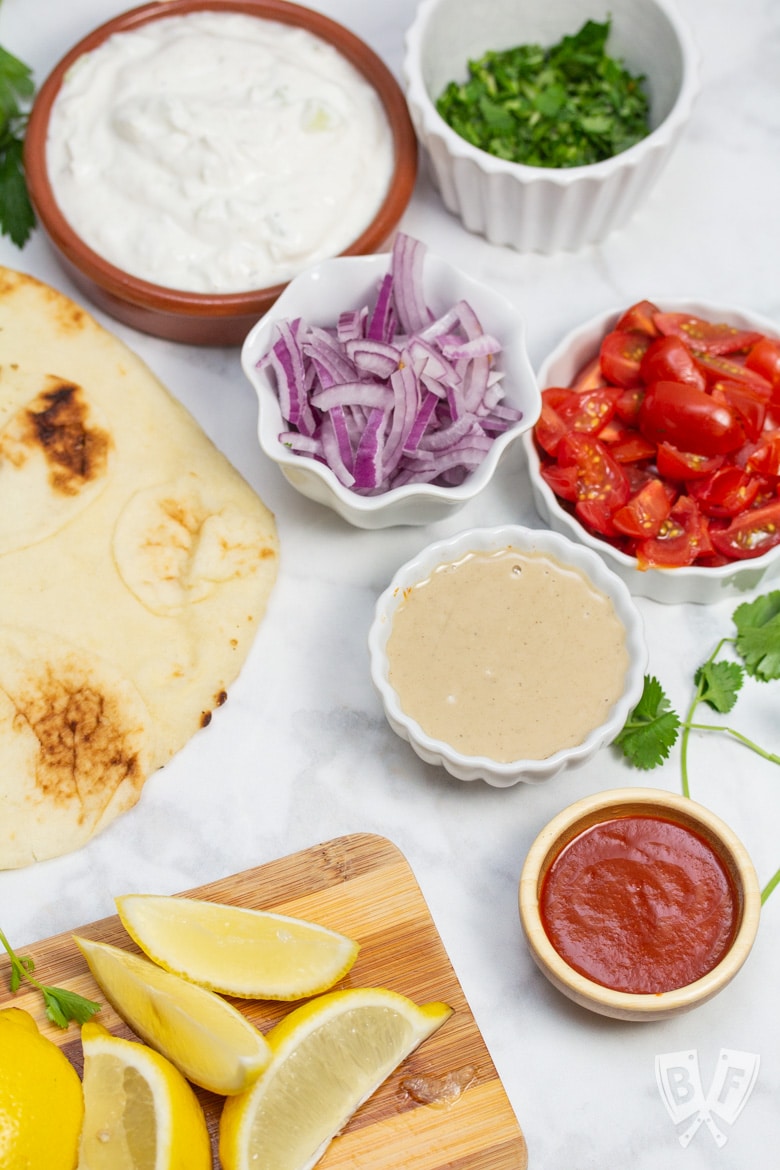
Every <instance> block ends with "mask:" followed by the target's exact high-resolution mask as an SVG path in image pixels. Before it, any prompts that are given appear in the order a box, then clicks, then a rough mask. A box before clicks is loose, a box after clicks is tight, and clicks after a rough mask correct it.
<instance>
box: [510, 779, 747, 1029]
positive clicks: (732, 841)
mask: <svg viewBox="0 0 780 1170" xmlns="http://www.w3.org/2000/svg"><path fill="white" fill-rule="evenodd" d="M650 810H654V811H655V812H656V814H657V815H659V816H665V817H667V818H668V819H672V820H674V821H676V822H677V823H679V824H682V825H683V826H685V827H688V828H691V829H693V830H694V831H697V832H699V833H700V834H701V835H702V836H704V838H705V840H706V841H707V842H708V844H710V845H711V846H712V847H713V848H715V850H716V852H717V853H718V854H719V856H720V858H721V860H722V861H725V863H726V864H727V866H728V868H729V870H730V872H731V873H732V876H733V878H734V880H735V884H736V885H737V893H738V897H739V900H740V903H741V905H740V911H741V913H740V922H739V926H738V928H737V932H736V934H735V936H734V939H733V941H732V944H731V946H730V947H729V949H728V951H727V952H726V954H725V955H724V956H723V958H722V959H721V960H720V962H719V963H717V964H716V965H715V966H714V967H713V968H712V970H711V971H709V972H707V974H706V975H703V976H702V977H701V978H700V979H697V980H695V981H693V982H692V983H688V984H686V985H685V986H684V987H680V988H676V989H674V990H672V991H665V992H662V993H652V992H649V993H631V992H625V991H615V990H614V989H612V988H608V987H604V986H602V985H601V984H600V983H596V982H594V981H593V980H591V979H588V978H587V976H585V975H581V974H580V973H579V972H578V971H575V970H574V968H572V967H570V966H569V964H568V963H567V962H566V961H565V960H564V959H563V958H561V956H560V955H559V954H558V952H557V951H556V950H555V948H554V947H553V945H552V943H551V942H550V940H549V938H548V936H547V934H546V932H545V930H544V926H543V925H542V920H541V915H540V913H539V897H538V895H539V885H540V882H541V880H542V877H543V875H544V873H545V871H546V868H547V866H548V865H549V864H550V863H551V862H552V860H553V858H554V857H555V856H557V854H558V852H559V851H560V849H561V848H562V847H563V846H564V845H565V844H566V843H567V842H568V841H570V840H571V839H572V838H573V837H575V836H576V835H577V834H578V833H579V832H581V831H582V830H584V829H585V828H587V827H589V826H590V825H592V824H594V823H598V822H601V821H604V820H607V819H609V818H610V817H611V816H614V815H625V814H630V813H632V812H634V813H639V814H640V815H641V813H642V812H645V813H647V814H649V813H650ZM518 908H519V911H520V919H521V923H522V926H523V930H524V933H525V935H526V940H527V942H528V945H529V948H530V950H531V953H532V956H533V958H534V960H535V962H536V963H537V965H538V966H539V967H540V968H541V969H542V970H543V971H544V973H545V974H546V975H547V976H548V978H550V979H551V981H552V982H553V983H554V984H555V985H556V986H557V987H558V988H559V989H560V990H561V991H562V992H563V993H564V994H568V993H571V996H570V997H571V998H572V999H575V1000H576V1002H577V1003H579V1004H580V1005H581V1006H584V1007H589V1008H591V1010H595V1011H601V1012H602V1014H606V1015H615V1016H616V1017H618V1018H624V1019H635V1020H642V1019H654V1018H661V1017H663V1016H666V1015H671V1014H673V1013H676V1012H680V1011H683V1010H686V1009H688V1008H690V1007H693V1006H695V1005H696V1004H699V1003H704V1002H705V1001H706V1000H708V999H710V998H712V996H714V995H715V994H717V992H719V991H720V990H721V989H722V988H723V987H725V986H726V984H728V983H729V982H730V981H731V980H732V979H733V978H734V976H735V975H736V974H737V972H738V971H739V969H740V968H741V967H742V965H743V964H744V962H745V960H746V959H747V957H748V954H749V953H750V950H751V948H752V946H753V942H754V941H755V938H756V934H757V932H758V925H759V918H760V911H761V890H760V887H759V882H758V876H757V874H756V871H755V868H754V866H753V862H752V861H751V859H750V856H749V854H748V852H747V850H746V848H745V846H744V845H743V843H742V841H741V840H740V839H739V837H738V836H737V835H736V833H735V832H734V831H733V829H732V828H731V827H730V826H729V825H727V824H726V822H725V821H724V820H722V819H721V818H720V817H719V816H717V814H715V813H714V812H712V811H711V810H710V809H708V808H707V807H706V806H705V805H702V804H699V803H698V802H697V801H694V800H692V799H691V798H690V797H687V796H682V795H680V794H677V793H674V792H668V791H666V790H665V789H660V788H615V789H608V790H606V791H603V792H598V793H595V794H594V795H591V796H586V797H583V798H582V799H581V800H578V801H575V802H574V804H571V805H569V806H568V807H567V808H564V809H563V810H562V811H561V812H559V813H557V815H556V816H554V817H553V818H552V820H550V821H549V822H548V823H547V824H546V825H545V826H544V827H543V828H542V830H541V831H540V832H539V834H538V835H537V837H536V839H535V840H534V842H533V843H532V845H531V847H530V849H529V851H528V853H527V855H526V858H525V862H524V864H523V868H522V871H521V876H520V882H519V887H518Z"/></svg>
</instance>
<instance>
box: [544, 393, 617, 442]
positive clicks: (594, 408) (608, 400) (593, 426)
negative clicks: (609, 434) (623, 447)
mask: <svg viewBox="0 0 780 1170" xmlns="http://www.w3.org/2000/svg"><path fill="white" fill-rule="evenodd" d="M619 396H620V390H619V389H618V388H617V387H616V386H597V387H596V388H595V389H594V390H583V391H581V392H580V393H578V394H570V395H569V397H568V398H567V399H566V401H565V402H562V403H561V404H560V406H559V407H558V415H559V416H560V418H562V419H563V421H564V423H565V424H566V426H567V427H568V428H569V430H572V431H584V432H586V433H589V434H594V433H596V432H597V431H600V430H601V428H602V427H603V426H604V424H605V423H608V422H609V420H610V419H611V418H612V416H613V415H614V413H615V402H616V401H617V399H618V397H619Z"/></svg>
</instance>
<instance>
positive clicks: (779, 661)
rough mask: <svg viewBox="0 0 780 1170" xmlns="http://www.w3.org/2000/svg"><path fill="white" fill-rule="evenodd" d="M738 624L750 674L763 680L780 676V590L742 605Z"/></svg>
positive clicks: (736, 619)
mask: <svg viewBox="0 0 780 1170" xmlns="http://www.w3.org/2000/svg"><path fill="white" fill-rule="evenodd" d="M734 624H735V626H736V627H737V640H736V645H737V650H738V651H739V653H740V654H741V655H742V658H743V660H744V662H745V669H746V670H747V672H748V674H749V675H751V676H752V677H753V678H757V679H759V680H760V681H761V682H768V681H769V680H770V679H775V678H780V590H775V591H774V593H765V594H763V595H762V596H761V597H757V598H756V599H755V601H746V602H744V603H743V604H742V605H740V606H738V607H737V609H735V611H734Z"/></svg>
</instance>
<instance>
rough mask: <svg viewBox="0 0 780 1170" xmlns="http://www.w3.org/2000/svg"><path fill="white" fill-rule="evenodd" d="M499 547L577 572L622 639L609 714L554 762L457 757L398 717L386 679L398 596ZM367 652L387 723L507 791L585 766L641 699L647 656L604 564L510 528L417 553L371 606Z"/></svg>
mask: <svg viewBox="0 0 780 1170" xmlns="http://www.w3.org/2000/svg"><path fill="white" fill-rule="evenodd" d="M504 546H510V547H511V546H517V547H518V548H519V549H520V550H521V551H522V550H528V549H531V550H533V551H540V552H542V553H547V554H548V555H550V556H552V557H554V558H555V559H557V560H558V561H560V563H561V564H563V565H564V566H569V567H573V568H576V569H579V570H580V572H582V573H583V574H584V575H585V577H586V578H587V579H588V580H589V581H590V583H591V584H592V585H593V586H594V587H595V588H596V589H600V590H601V591H602V592H604V593H607V595H608V596H609V597H610V600H611V601H612V603H613V606H614V608H615V611H616V613H617V616H618V618H619V620H620V622H621V624H622V626H623V628H624V631H625V637H626V649H627V652H628V666H627V668H626V675H625V685H624V689H623V693H622V694H621V695H620V696H619V697H618V699H617V700H616V702H615V703H614V704H613V706H612V708H611V709H610V712H609V716H608V718H606V719H605V720H604V721H603V722H602V723H600V724H599V726H598V727H595V728H593V729H592V730H591V731H590V732H589V733H588V735H587V736H586V738H585V739H584V740H583V741H582V742H581V743H579V744H576V745H575V746H573V747H567V748H561V749H559V750H558V751H557V752H554V753H553V754H552V755H550V756H546V757H544V758H543V759H538V760H526V759H520V760H510V761H507V762H502V761H499V760H493V759H490V757H489V756H470V755H466V754H465V753H463V752H459V751H457V749H455V748H453V747H452V745H451V744H448V743H446V742H445V741H444V740H440V739H436V738H435V737H433V736H431V735H428V734H427V732H425V731H424V730H423V728H422V727H421V726H420V724H419V723H418V722H417V720H416V719H414V718H412V716H410V715H408V714H407V713H406V712H405V711H404V710H403V708H402V707H401V703H400V700H399V698H398V694H397V692H396V690H395V688H394V687H393V686H392V685H391V683H390V680H389V677H388V660H387V641H388V638H389V636H390V630H391V628H392V618H393V614H394V612H395V610H396V608H397V606H398V605H399V604H400V601H401V599H402V597H403V593H404V590H405V589H407V588H409V587H410V586H412V585H414V584H415V583H417V582H419V581H421V580H423V579H424V578H425V576H426V575H427V574H428V573H429V572H430V571H431V570H432V569H433V568H435V567H436V566H437V565H440V564H448V563H450V562H452V561H456V560H457V559H458V558H459V557H460V556H463V555H464V554H465V553H466V552H469V551H474V550H476V551H489V550H492V549H497V548H502V547H504ZM583 554H585V555H583ZM368 645H369V658H370V672H371V678H372V681H373V683H374V686H375V687H376V689H377V691H378V692H379V694H380V696H381V698H382V701H383V704H384V706H385V709H386V712H387V714H388V717H389V720H390V722H391V724H392V723H397V724H398V725H400V726H402V727H404V728H405V729H406V732H407V734H408V737H409V739H410V740H411V741H414V742H416V743H418V744H420V745H421V746H422V747H423V748H424V749H425V751H426V752H427V753H428V754H429V755H431V756H436V757H440V758H441V759H442V760H443V761H448V762H450V763H452V764H453V765H454V766H455V767H457V768H458V769H459V770H460V769H464V768H465V769H467V770H469V771H473V772H474V773H475V774H481V775H483V776H486V775H489V776H491V777H494V778H495V779H497V780H498V781H499V783H500V784H507V783H509V782H510V781H511V780H512V779H513V778H515V777H517V776H518V775H523V776H528V777H539V778H540V779H544V778H547V777H548V776H553V775H555V774H556V773H557V772H558V771H560V770H561V768H562V767H564V766H566V765H571V764H573V763H575V762H579V761H581V760H584V759H587V758H588V757H589V756H591V755H592V754H593V753H594V752H595V751H597V750H598V749H599V748H600V747H602V746H604V745H605V743H606V742H608V740H605V738H604V736H605V730H606V729H610V728H612V727H613V726H614V727H615V735H617V733H618V731H619V730H620V729H621V728H622V726H623V724H624V723H625V721H626V719H627V718H628V715H629V713H630V711H631V709H632V708H633V707H634V705H635V704H636V702H637V700H638V698H639V696H640V695H641V692H642V688H643V686H644V671H645V666H646V662H647V653H648V652H647V645H646V642H645V636H644V623H643V620H642V616H641V614H640V612H639V609H638V607H637V606H636V603H635V601H634V599H633V597H632V596H631V593H630V591H629V589H628V586H627V585H626V584H625V583H624V582H623V581H622V580H621V579H620V578H619V577H618V576H617V574H616V573H614V572H613V570H612V569H610V568H609V566H608V565H606V564H605V563H604V561H602V560H601V559H600V558H599V557H598V556H597V555H596V554H595V553H593V552H592V550H590V549H587V548H585V547H584V546H583V545H578V544H576V543H575V542H574V541H571V540H569V538H568V537H566V536H562V535H561V534H560V533H557V532H554V531H553V530H552V529H549V528H539V529H537V528H529V527H527V526H525V525H523V524H513V523H508V524H496V525H485V526H481V527H477V528H467V529H463V530H461V531H460V532H457V533H455V534H453V535H452V536H449V537H443V538H442V539H440V540H436V541H434V542H432V543H430V544H427V545H425V546H424V547H423V548H422V549H420V551H419V552H417V553H416V554H415V556H413V557H411V558H410V559H409V560H407V561H406V562H405V563H404V564H403V565H401V566H400V568H399V569H397V570H396V572H395V574H394V575H393V578H392V580H391V581H390V583H389V585H387V587H386V588H385V589H384V590H383V591H382V593H381V594H380V596H379V598H378V599H377V602H376V605H375V607H374V617H373V620H372V623H371V627H370V629H369V634H368ZM613 738H614V737H613ZM445 767H446V764H445Z"/></svg>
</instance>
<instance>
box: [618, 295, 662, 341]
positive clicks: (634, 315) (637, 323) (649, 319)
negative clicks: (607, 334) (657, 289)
mask: <svg viewBox="0 0 780 1170" xmlns="http://www.w3.org/2000/svg"><path fill="white" fill-rule="evenodd" d="M658 312H660V310H659V308H658V306H657V305H654V304H653V302H652V301H637V302H636V304H635V305H631V307H630V308H629V309H626V311H625V313H623V315H622V317H620V318H619V320H618V323H617V325H616V326H615V328H616V329H619V330H620V331H621V332H623V333H627V332H631V333H646V334H647V336H648V337H657V336H658V326H657V325H656V323H655V315H656V313H658Z"/></svg>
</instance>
